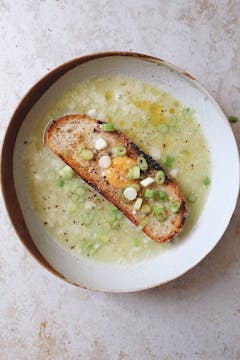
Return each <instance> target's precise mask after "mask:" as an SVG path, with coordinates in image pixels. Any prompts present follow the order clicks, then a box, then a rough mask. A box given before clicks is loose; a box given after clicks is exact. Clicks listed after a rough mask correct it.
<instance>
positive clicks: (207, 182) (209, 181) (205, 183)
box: [203, 176, 211, 186]
mask: <svg viewBox="0 0 240 360" xmlns="http://www.w3.org/2000/svg"><path fill="white" fill-rule="evenodd" d="M203 183H204V185H206V186H208V185H209V184H210V183H211V180H210V178H209V177H208V176H206V177H205V179H204V180H203Z"/></svg>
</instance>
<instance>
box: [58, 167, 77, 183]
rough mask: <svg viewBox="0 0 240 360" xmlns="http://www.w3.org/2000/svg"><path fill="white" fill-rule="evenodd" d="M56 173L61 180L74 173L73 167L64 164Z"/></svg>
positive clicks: (70, 176)
mask: <svg viewBox="0 0 240 360" xmlns="http://www.w3.org/2000/svg"><path fill="white" fill-rule="evenodd" d="M58 173H59V175H60V176H61V177H62V178H63V180H68V179H71V178H72V177H73V175H74V171H73V169H72V168H71V167H70V166H68V165H65V166H64V167H63V168H62V169H60V170H59V171H58Z"/></svg>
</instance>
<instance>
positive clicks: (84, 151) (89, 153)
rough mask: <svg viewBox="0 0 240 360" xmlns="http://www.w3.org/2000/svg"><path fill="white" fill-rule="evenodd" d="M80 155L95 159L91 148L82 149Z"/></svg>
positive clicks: (85, 158)
mask: <svg viewBox="0 0 240 360" xmlns="http://www.w3.org/2000/svg"><path fill="white" fill-rule="evenodd" d="M80 156H81V158H82V159H83V160H92V159H93V156H94V155H93V152H92V150H89V149H82V150H81V151H80Z"/></svg>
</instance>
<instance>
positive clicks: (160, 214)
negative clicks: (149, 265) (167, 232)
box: [155, 206, 167, 222]
mask: <svg viewBox="0 0 240 360" xmlns="http://www.w3.org/2000/svg"><path fill="white" fill-rule="evenodd" d="M155 215H156V218H157V220H158V221H160V222H162V221H165V220H166V219H167V214H166V212H165V210H164V207H163V206H157V207H156V208H155Z"/></svg>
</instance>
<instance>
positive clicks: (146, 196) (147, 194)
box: [144, 189, 155, 199]
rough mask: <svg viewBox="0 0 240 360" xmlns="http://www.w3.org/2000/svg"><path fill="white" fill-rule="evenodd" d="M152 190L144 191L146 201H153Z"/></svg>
mask: <svg viewBox="0 0 240 360" xmlns="http://www.w3.org/2000/svg"><path fill="white" fill-rule="evenodd" d="M154 193H155V192H154V190H152V189H146V190H145V191H144V197H145V198H147V199H153V198H154Z"/></svg>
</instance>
